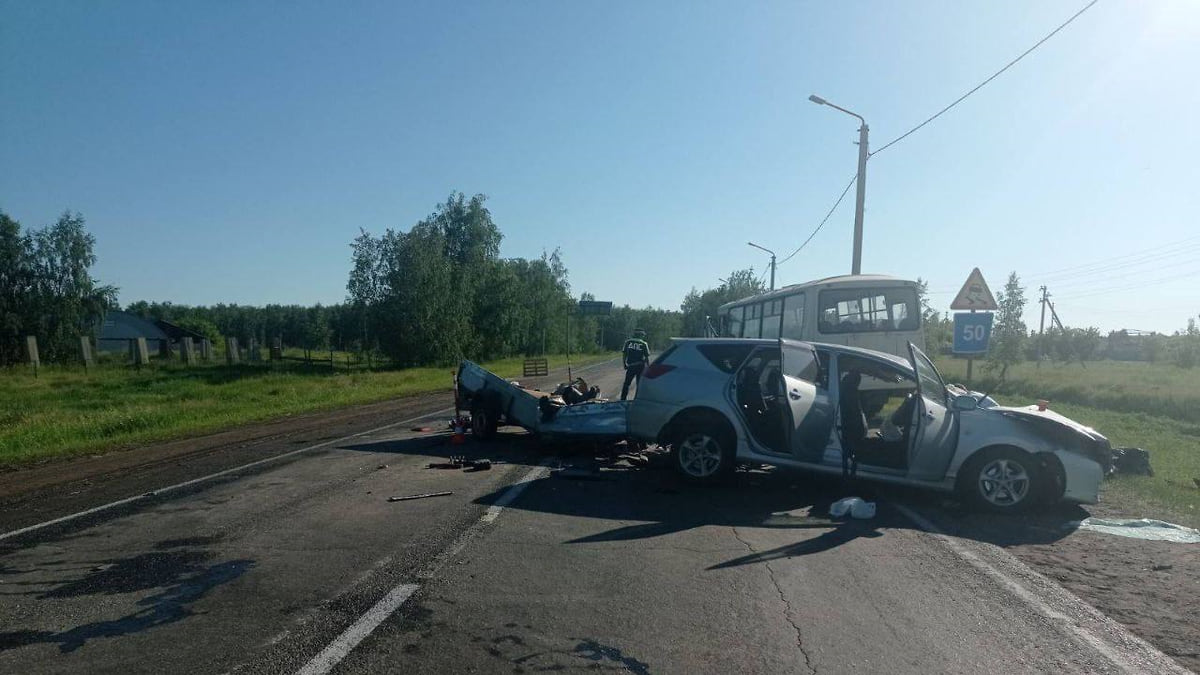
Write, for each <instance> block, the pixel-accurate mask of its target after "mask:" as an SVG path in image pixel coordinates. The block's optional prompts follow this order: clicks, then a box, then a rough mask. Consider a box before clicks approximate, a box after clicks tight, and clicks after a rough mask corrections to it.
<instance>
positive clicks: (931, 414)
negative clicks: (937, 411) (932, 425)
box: [925, 412, 936, 420]
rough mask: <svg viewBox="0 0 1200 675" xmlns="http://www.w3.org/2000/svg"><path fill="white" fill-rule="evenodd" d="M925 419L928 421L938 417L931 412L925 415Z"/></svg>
mask: <svg viewBox="0 0 1200 675" xmlns="http://www.w3.org/2000/svg"><path fill="white" fill-rule="evenodd" d="M925 419H927V420H932V419H936V415H934V414H933V413H931V412H926V413H925Z"/></svg>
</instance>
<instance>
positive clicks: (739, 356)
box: [628, 339, 1111, 512]
mask: <svg viewBox="0 0 1200 675" xmlns="http://www.w3.org/2000/svg"><path fill="white" fill-rule="evenodd" d="M628 413H629V428H630V433H631V435H632V436H633V437H635V438H638V439H641V440H645V441H652V442H653V441H656V442H660V443H663V444H666V445H669V446H670V447H671V448H672V457H673V463H674V465H675V468H676V469H677V470H678V471H679V473H680V474H681V475H682V476H684V477H685V478H687V479H689V480H691V481H695V482H709V481H713V480H717V479H719V478H721V477H722V476H724V475H726V474H728V473H729V472H731V471H733V469H734V468H735V466H736V465H737V464H738V463H746V462H749V463H759V464H771V465H777V466H787V467H794V468H799V469H807V470H813V471H818V472H822V473H828V474H838V475H854V476H857V477H859V478H865V479H870V480H877V481H882V482H888V483H897V484H902V485H910V486H918V487H926V488H931V489H935V490H942V491H957V492H958V493H959V494H961V495H962V497H963V498H964V499H966V500H967V501H969V502H971V503H972V504H974V505H976V506H978V507H980V508H983V509H988V510H993V511H1001V512H1013V511H1019V510H1021V509H1024V508H1027V507H1029V506H1031V505H1032V504H1035V503H1038V502H1047V501H1058V500H1067V501H1072V502H1082V503H1094V502H1095V501H1096V500H1097V498H1098V493H1099V487H1100V482H1101V480H1102V478H1103V475H1104V469H1105V465H1106V464H1107V463H1108V462H1109V458H1110V455H1111V449H1110V445H1109V442H1108V440H1107V439H1106V438H1105V437H1104V436H1102V435H1100V434H1099V433H1097V432H1096V431H1095V430H1093V429H1091V428H1088V427H1086V426H1084V425H1082V424H1079V423H1077V422H1075V421H1073V420H1070V419H1068V418H1066V417H1064V416H1062V415H1059V414H1057V413H1055V412H1053V411H1050V410H1048V409H1046V408H1045V406H1040V407H1039V406H1029V407H1025V408H1013V407H1004V406H999V405H997V404H996V402H995V401H993V400H992V399H991V398H989V397H987V396H985V395H983V394H979V393H977V392H971V391H968V390H967V389H965V388H963V387H961V386H957V385H947V384H946V383H945V382H944V381H943V380H942V377H941V375H940V374H939V373H938V370H937V368H936V367H935V366H934V365H933V362H932V361H930V359H929V358H928V357H927V356H926V355H925V354H923V353H922V352H921V351H920V350H919V349H918V348H917V347H916V346H914V345H911V344H910V345H909V359H908V360H905V359H902V358H899V357H896V356H893V355H891V354H885V353H883V352H877V351H872V350H867V349H861V348H856V347H848V346H842V345H829V344H817V343H805V342H795V341H791V340H786V339H784V340H753V339H678V340H675V341H674V344H673V346H672V347H671V348H670V349H668V350H667V351H666V352H664V353H663V354H662V355H661V356H660V357H659V358H658V359H657V360H656V361H655V362H654V363H653V364H651V365H650V367H649V368H647V370H646V372H645V373H644V375H643V379H642V383H641V385H640V386H639V388H638V392H637V397H636V398H635V400H634V402H633V405H631V406H630V407H629V411H628Z"/></svg>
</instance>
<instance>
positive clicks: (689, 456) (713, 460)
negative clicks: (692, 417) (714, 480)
mask: <svg viewBox="0 0 1200 675" xmlns="http://www.w3.org/2000/svg"><path fill="white" fill-rule="evenodd" d="M679 466H680V468H682V469H683V470H684V472H685V473H687V474H688V475H689V476H695V477H696V478H707V477H708V476H711V475H713V474H714V473H716V472H717V469H718V468H720V466H721V449H720V447H718V445H717V443H716V441H715V440H714V439H713V437H712V436H709V435H708V434H700V433H697V434H692V435H690V436H688V437H687V438H686V439H684V441H683V442H682V443H680V444H679Z"/></svg>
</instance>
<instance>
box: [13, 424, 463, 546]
mask: <svg viewBox="0 0 1200 675" xmlns="http://www.w3.org/2000/svg"><path fill="white" fill-rule="evenodd" d="M453 410H454V407H453V406H451V407H449V408H442V409H441V410H435V411H433V412H430V413H425V414H424V415H418V416H416V417H410V418H408V419H406V420H401V421H399V422H392V423H391V424H385V425H383V426H381V427H375V428H374V429H368V430H366V431H360V432H358V433H356V434H350V435H349V436H342V437H341V438H335V439H333V440H331V441H325V442H324V443H317V444H316V445H309V446H306V447H303V448H300V449H298V450H292V451H290V452H285V453H283V454H282V455H274V456H272V457H267V458H265V459H260V460H258V461H255V462H250V463H249V464H243V465H241V466H235V467H233V468H232V469H225V470H224V471H218V472H216V473H210V474H208V475H207V476H201V477H199V478H193V479H191V480H185V481H183V482H182V483H176V484H174V485H168V486H167V487H164V488H159V489H157V490H154V491H152V492H144V493H142V494H140V495H134V496H132V497H126V498H125V499H118V500H117V501H115V502H109V503H107V504H101V505H100V506H94V507H92V508H90V509H87V510H84V511H79V512H78V513H72V514H71V515H68V516H63V517H61V518H55V519H54V520H47V521H45V522H43V523H38V524H36V525H30V526H29V527H22V528H21V529H19V530H13V531H12V532H5V533H4V534H0V541H3V540H4V539H9V538H11V537H17V536H20V535H22V534H26V533H28V532H34V531H36V530H40V529H43V528H46V527H50V526H51V525H57V524H59V523H65V522H68V521H71V520H76V519H78V518H83V517H84V516H90V515H92V514H94V513H100V512H102V511H107V510H109V509H113V508H116V507H118V506H124V505H125V504H131V503H133V502H136V501H138V500H140V499H149V498H150V497H157V496H159V495H163V494H166V493H168V492H173V491H175V490H179V489H181V488H185V487H188V486H190V485H195V484H197V483H203V482H205V481H210V480H212V479H214V478H220V477H221V476H227V475H229V474H231V473H238V472H239V471H245V470H246V469H250V468H253V467H256V466H261V465H263V464H268V463H270V462H277V461H279V460H281V459H286V458H288V457H292V456H293V455H298V454H300V453H302V452H309V451H311V450H316V449H317V448H324V447H326V446H329V445H334V444H336V443H341V442H343V441H348V440H350V439H352V438H358V437H360V436H367V435H369V434H373V433H376V432H379V431H386V430H387V429H391V428H393V427H398V426H400V425H402V424H410V423H412V422H416V421H417V420H421V419H425V418H426V417H433V416H434V415H441V414H444V413H447V412H452V411H453Z"/></svg>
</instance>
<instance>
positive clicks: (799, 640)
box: [730, 527, 817, 675]
mask: <svg viewBox="0 0 1200 675" xmlns="http://www.w3.org/2000/svg"><path fill="white" fill-rule="evenodd" d="M730 529H731V530H733V536H734V537H736V538H737V540H738V541H740V542H742V545H744V546H745V547H746V550H747V551H749V552H750V553H751V554H756V553H758V551H755V550H754V547H753V546H751V545H750V542H748V541H746V540H745V539H743V538H742V535H741V534H740V533H739V532H738V531H737V528H736V527H731V528H730ZM763 565H764V566H765V567H766V568H767V576H769V577H770V578H771V583H772V584H774V585H775V592H776V593H778V594H779V602H780V603H782V604H783V619H784V621H787V622H788V624H789V625H790V626H791V627H792V630H794V631H796V649H799V650H800V653H801V654H803V655H804V665H805V666H806V667H807V668H808V671H809V672H810V673H812V674H813V675H816V673H817V667H816V666H814V665H813V662H812V657H810V656H809V654H808V650H807V649H805V648H804V633H803V632H802V631H801V630H800V626H799V625H798V624H797V623H796V621H795V619H793V618H792V615H793V612H792V603H791V602H789V601H788V599H787V596H786V595H784V593H783V587H781V586H780V585H779V579H777V578H776V577H775V568H773V567H771V563H770V561H764V562H763Z"/></svg>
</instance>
